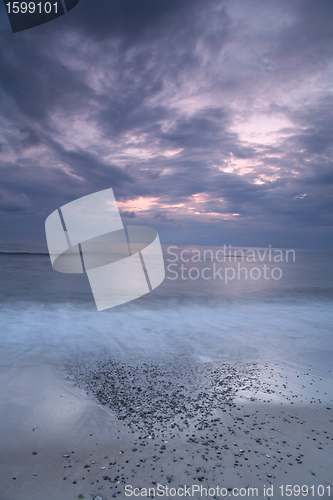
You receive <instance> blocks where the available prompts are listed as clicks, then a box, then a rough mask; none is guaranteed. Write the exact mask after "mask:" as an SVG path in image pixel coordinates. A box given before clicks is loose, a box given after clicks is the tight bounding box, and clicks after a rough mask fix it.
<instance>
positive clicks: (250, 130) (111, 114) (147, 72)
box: [0, 0, 333, 249]
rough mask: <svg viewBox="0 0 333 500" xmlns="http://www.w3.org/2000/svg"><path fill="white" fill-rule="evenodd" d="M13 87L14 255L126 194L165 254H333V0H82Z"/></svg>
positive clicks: (6, 108) (16, 68) (7, 147)
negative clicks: (82, 210) (108, 197)
mask: <svg viewBox="0 0 333 500" xmlns="http://www.w3.org/2000/svg"><path fill="white" fill-rule="evenodd" d="M0 73H1V78H0V239H1V240H2V241H3V242H7V243H8V242H10V241H14V240H15V241H16V239H19V238H22V240H24V238H31V239H36V240H38V239H40V240H43V239H44V235H45V230H44V224H45V219H46V218H47V216H48V215H49V214H50V213H51V212H53V211H54V210H56V209H57V208H59V207H61V206H62V205H64V204H66V203H68V202H70V201H72V200H74V199H76V198H79V197H81V196H85V195H88V194H90V193H94V192H96V191H100V190H103V189H108V188H110V187H111V188H113V190H114V194H115V197H116V200H117V203H118V207H119V209H120V212H121V215H122V218H123V220H124V223H125V224H128V225H133V224H134V225H148V226H152V227H154V228H155V229H157V230H158V232H159V235H160V239H161V241H162V243H168V244H176V245H177V244H201V245H223V244H231V245H238V246H255V247H256V246H264V247H267V246H268V245H270V244H271V245H272V246H273V247H287V248H314V249H331V248H332V239H333V238H332V235H333V232H332V227H333V216H332V200H333V196H332V184H333V168H332V156H333V147H332V144H333V142H332V139H333V92H332V85H333V3H332V1H331V0H316V1H313V0H295V1H293V2H290V0H226V1H223V0H219V1H216V0H80V2H79V4H78V5H77V6H76V7H75V8H74V9H73V10H72V11H70V12H68V13H67V14H66V15H64V16H62V17H60V18H58V19H56V20H54V21H51V22H49V23H47V24H44V25H42V26H39V27H36V28H32V29H29V30H26V31H22V32H19V33H15V34H12V33H5V32H4V31H2V32H1V31H0ZM0 247H1V241H0Z"/></svg>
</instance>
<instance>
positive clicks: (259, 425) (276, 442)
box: [0, 360, 333, 500]
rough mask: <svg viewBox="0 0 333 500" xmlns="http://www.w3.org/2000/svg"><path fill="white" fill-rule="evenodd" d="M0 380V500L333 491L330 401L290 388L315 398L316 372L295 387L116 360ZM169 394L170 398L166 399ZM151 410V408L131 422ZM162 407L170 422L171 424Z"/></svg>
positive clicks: (268, 378) (22, 370)
mask: <svg viewBox="0 0 333 500" xmlns="http://www.w3.org/2000/svg"><path fill="white" fill-rule="evenodd" d="M108 364H109V366H108V368H107V365H108ZM80 369H81V372H82V377H81V379H80V377H79V375H78V371H79V370H80ZM144 370H146V371H145V372H144ZM191 370H192V371H191ZM193 370H195V373H194V371H193ZM307 373H308V375H307ZM193 374H195V375H196V376H195V377H194V376H193ZM74 375H75V376H74ZM94 376H95V377H96V376H97V377H100V378H99V379H95V382H96V383H97V382H98V384H99V385H101V386H102V387H103V384H104V390H102V391H101V392H100V398H102V399H103V397H104V401H105V402H106V403H107V398H108V397H109V396H110V394H111V392H110V389H112V390H113V392H112V394H113V399H112V398H111V401H112V404H111V408H109V407H107V405H104V406H102V405H101V404H99V403H98V402H97V400H96V399H95V398H94V395H93V393H92V391H91V387H90V388H89V390H88V384H89V383H91V382H92V381H93V380H94V379H93V377H94ZM122 377H124V378H122ZM191 377H192V378H191ZM228 377H229V378H228ZM83 378H84V380H83ZM292 378H294V379H295V380H294V381H293V380H292ZM0 379H1V380H0V382H1V384H0V387H1V392H2V401H3V405H2V407H3V412H2V413H3V415H4V418H3V421H2V426H1V442H2V446H1V452H0V453H1V464H2V465H1V473H0V476H1V477H0V485H1V486H0V498H1V500H21V499H22V500H23V499H24V500H30V499H31V500H39V499H43V500H44V499H45V498H47V499H48V500H53V499H54V500H56V499H59V498H61V499H62V500H67V499H68V500H70V499H74V498H80V497H79V495H82V496H81V498H82V497H85V498H87V499H91V498H94V496H96V495H98V496H100V497H101V498H102V500H107V499H110V498H114V497H117V498H127V496H126V495H125V485H130V486H132V487H133V488H134V487H135V488H146V489H147V488H148V489H147V492H149V488H155V490H156V491H155V493H156V496H157V487H158V483H160V488H162V487H165V488H166V487H168V488H176V489H177V488H179V487H183V486H184V485H187V486H188V485H197V486H199V487H200V488H201V487H202V488H209V487H210V488H216V487H217V486H219V487H220V488H227V491H228V495H229V493H230V488H231V489H232V488H247V487H250V488H258V496H257V498H264V493H263V492H264V490H263V488H264V485H265V488H267V487H270V486H271V485H273V486H274V496H273V497H272V498H280V497H279V490H278V487H279V486H280V485H286V484H292V485H308V486H311V485H316V487H317V486H318V485H323V486H324V487H325V488H327V486H329V484H330V481H332V476H331V464H332V459H331V453H330V450H331V449H332V441H333V423H332V421H333V411H332V406H333V405H332V406H330V403H329V401H330V399H329V393H328V395H326V396H325V398H327V401H326V400H324V393H323V389H322V388H320V393H318V395H317V399H315V396H313V395H312V393H310V395H309V396H308V395H307V394H305V395H304V394H302V392H303V393H305V390H303V391H302V392H301V391H300V390H298V391H297V392H296V391H295V387H296V386H295V383H293V382H295V381H297V383H298V388H301V387H302V386H304V385H305V384H307V385H309V386H310V387H311V388H312V390H313V393H314V394H315V393H316V391H317V390H319V389H318V387H321V386H320V385H317V384H320V383H321V382H320V380H319V378H318V380H317V379H316V378H314V376H313V375H311V372H304V370H303V371H302V370H299V372H297V370H296V373H295V375H294V377H291V371H290V370H289V369H287V368H286V367H285V366H284V367H283V366H276V365H273V366H272V365H268V364H267V365H266V367H264V366H263V367H260V370H259V368H258V366H253V364H252V363H251V364H249V365H242V366H233V365H228V364H226V363H220V364H218V363H214V365H213V364H209V363H201V364H197V365H195V366H194V365H191V366H190V365H189V366H186V367H182V368H181V369H180V370H178V372H177V371H176V369H175V366H169V368H167V367H166V365H156V364H154V365H152V364H149V363H145V364H144V363H143V364H138V365H133V364H129V365H127V364H126V363H125V362H123V363H120V362H116V361H112V360H111V361H110V362H97V363H91V365H90V368H89V369H88V367H87V366H83V364H82V363H81V364H80V365H79V366H78V365H76V367H75V366H74V365H73V366H72V373H71V374H69V372H68V367H67V368H66V367H64V366H62V365H59V366H58V367H57V368H56V367H54V366H50V365H40V366H38V365H37V366H29V367H27V366H26V367H22V366H21V367H17V366H16V367H12V368H8V367H7V368H6V367H2V368H1V370H0ZM117 380H121V381H122V384H119V385H118V386H117V385H116V384H115V382H116V381H117ZM221 380H222V384H221V385H219V384H217V382H218V381H221ZM223 381H224V382H223ZM191 383H192V384H191ZM245 383H247V385H244V384H245ZM251 383H252V386H251ZM75 384H80V385H81V387H79V386H78V385H75ZM108 384H109V385H108ZM112 384H113V385H112ZM310 384H312V385H310ZM289 385H290V388H289ZM181 386H183V387H181ZM276 386H278V387H276ZM94 387H95V389H94V390H97V389H98V387H99V386H98V385H96V384H95V386H94ZM168 387H169V390H170V388H171V389H172V390H173V391H174V394H173V393H172V390H170V397H168V398H166V397H165V396H164V399H163V393H164V394H166V390H168V389H167V388H168ZM228 387H229V388H231V391H227V389H228ZM96 388H97V389H96ZM140 388H141V390H138V389H140ZM296 388H297V387H296ZM121 390H123V393H122V392H121ZM177 391H178V392H177ZM226 391H227V392H226ZM279 392H281V394H279ZM158 393H161V395H162V396H159V397H158V398H155V399H154V397H153V395H154V394H157V395H158ZM217 396H219V398H218V397H217ZM295 396H296V397H295ZM121 398H123V399H121ZM126 398H127V402H126ZM177 398H178V399H177ZM306 398H307V399H306ZM143 399H147V401H146V403H145V405H144V408H142V407H139V408H137V409H136V410H135V409H134V411H129V408H131V407H133V402H134V401H137V402H140V401H141V403H142V401H143ZM121 401H123V404H122V413H119V408H120V409H121V406H120V402H121ZM161 402H162V403H163V402H164V404H165V403H166V406H167V411H168V412H169V413H165V412H164V416H163V411H162V410H163V408H162V407H161ZM172 404H173V408H172ZM182 405H183V406H184V408H183V407H182ZM196 406H197V407H196ZM125 410H126V411H125ZM171 410H173V414H171V413H170V412H171ZM117 411H118V413H117ZM142 411H146V413H145V415H146V416H145V419H146V423H145V421H144V420H143V418H144V417H143V413H142ZM147 411H152V412H153V413H150V414H147ZM154 411H155V413H154ZM176 411H177V413H176ZM140 412H141V413H140ZM157 412H160V413H161V417H162V418H156V416H158V413H157ZM196 412H197V414H195V413H196ZM117 415H118V416H119V417H124V415H125V418H117ZM147 415H148V416H147ZM149 415H150V417H149ZM34 452H35V453H36V454H34ZM14 477H16V479H15V480H14V479H13V478H14ZM64 478H66V479H64ZM83 478H84V479H83ZM180 485H182V486H180ZM228 488H229V489H228ZM128 491H129V490H128ZM137 491H140V492H142V493H144V492H145V491H144V490H137ZM164 491H165V490H164ZM332 494H333V488H332V489H331V495H332ZM195 495H196V496H192V498H205V496H203V497H201V496H200V495H199V494H197V493H196V494H195ZM215 496H216V495H215ZM128 497H129V498H130V496H128ZM160 497H161V498H163V496H161V495H160ZM265 497H266V498H269V496H267V494H266V496H265ZM317 497H318V498H320V496H317ZM132 498H134V495H133V496H132ZM164 498H171V496H166V495H164ZM176 498H178V497H177V496H176ZM207 498H208V497H207ZM212 498H213V496H212ZM221 498H222V497H221ZM245 498H246V497H245ZM311 498H316V496H312V497H311ZM321 498H329V497H328V496H327V495H326V493H325V496H323V497H321Z"/></svg>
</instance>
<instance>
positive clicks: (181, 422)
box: [70, 360, 263, 434]
mask: <svg viewBox="0 0 333 500" xmlns="http://www.w3.org/2000/svg"><path fill="white" fill-rule="evenodd" d="M70 369H71V372H72V374H73V375H74V376H75V379H76V381H77V384H78V385H79V386H81V387H82V386H83V387H84V388H85V389H86V390H89V392H91V393H92V394H93V395H94V396H95V398H96V399H97V400H98V401H99V403H101V404H102V405H106V406H108V407H109V408H110V409H111V410H112V411H113V412H114V413H115V414H116V416H117V418H118V419H119V420H123V421H124V423H126V424H127V425H128V426H129V427H131V428H133V429H134V428H135V429H136V430H138V429H146V430H147V431H148V433H151V434H153V432H154V431H153V429H154V426H155V425H156V423H159V424H160V426H162V427H166V426H168V427H169V426H170V425H171V427H173V426H176V427H178V429H182V428H186V427H187V426H188V425H189V421H190V420H191V419H193V418H195V419H196V420H198V419H199V420H201V421H202V424H203V425H205V419H208V418H209V419H210V418H211V417H213V416H214V414H215V412H216V410H221V409H222V410H224V411H226V410H225V408H227V407H232V406H235V402H234V400H235V396H236V394H237V392H238V391H239V390H249V391H251V393H255V392H256V391H257V390H259V389H260V390H261V391H262V390H263V387H262V383H261V382H260V380H259V370H258V367H257V365H256V364H254V363H249V364H245V365H243V366H241V367H235V366H231V365H229V364H218V365H217V364H216V365H214V364H212V363H209V364H203V363H200V364H193V365H189V364H187V365H186V366H184V365H179V364H178V365H170V364H168V365H161V364H158V365H157V364H153V363H147V362H144V363H141V364H128V363H123V362H119V361H114V360H109V361H107V362H96V363H94V364H91V365H86V364H85V365H84V366H83V365H82V364H81V363H80V364H77V365H72V366H71V368H70Z"/></svg>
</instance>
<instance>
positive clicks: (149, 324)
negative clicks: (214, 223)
mask: <svg viewBox="0 0 333 500" xmlns="http://www.w3.org/2000/svg"><path fill="white" fill-rule="evenodd" d="M163 254H164V261H165V270H166V277H165V280H164V282H163V283H162V284H161V285H160V286H159V287H157V288H156V289H155V290H153V291H152V292H150V293H148V294H146V295H144V296H142V297H140V298H138V299H135V300H133V301H131V302H128V303H126V304H122V305H119V306H117V307H114V308H111V309H107V310H104V311H100V312H98V311H97V308H96V305H95V302H94V298H93V295H92V291H91V288H90V285H89V282H88V279H87V275H86V274H63V273H59V272H56V271H55V270H53V268H52V265H51V262H50V257H49V255H48V252H47V249H46V247H45V245H43V244H37V243H35V242H32V243H29V244H26V245H25V246H24V247H23V246H22V245H18V244H10V243H8V242H7V243H5V244H3V245H1V247H0V277H1V285H0V308H1V311H0V318H1V331H0V362H1V364H2V365H6V364H8V365H15V364H22V363H26V364H29V363H30V364H31V363H37V362H46V363H47V362H51V363H66V362H70V361H71V360H73V359H75V360H80V359H86V358H91V359H95V358H98V357H111V358H113V359H125V358H130V359H140V360H145V359H146V360H149V361H150V362H151V361H154V360H156V361H163V362H165V363H168V362H170V361H174V360H175V359H178V360H180V361H182V360H184V361H186V360H194V361H198V362H207V363H209V362H215V361H223V362H228V363H239V362H241V363H243V362H245V363H246V362H250V363H252V362H260V363H265V362H270V363H271V362H283V363H287V364H288V363H289V364H290V366H293V365H295V366H302V365H304V366H309V365H311V366H313V367H315V368H316V369H317V370H319V371H320V370H323V371H325V372H327V371H329V370H330V368H331V367H332V359H333V357H332V355H333V327H332V325H333V307H332V306H333V258H332V257H333V253H332V252H328V251H312V250H294V251H289V252H288V253H287V252H286V249H272V248H267V249H264V248H234V247H230V246H228V247H226V246H221V247H203V246H184V245H176V244H174V245H163ZM264 266H266V268H265V269H264ZM239 269H240V270H239Z"/></svg>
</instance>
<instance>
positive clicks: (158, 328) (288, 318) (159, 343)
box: [1, 300, 333, 362]
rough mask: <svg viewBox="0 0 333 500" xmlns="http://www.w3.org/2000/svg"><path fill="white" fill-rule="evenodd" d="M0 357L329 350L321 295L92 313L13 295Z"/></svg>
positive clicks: (273, 354) (293, 354)
mask: <svg viewBox="0 0 333 500" xmlns="http://www.w3.org/2000/svg"><path fill="white" fill-rule="evenodd" d="M1 317H2V333H1V352H2V362H4V360H8V359H10V358H11V357H12V356H13V355H14V354H16V356H18V358H20V357H21V356H22V355H24V356H27V355H28V357H30V358H31V359H39V360H40V359H42V360H43V359H45V360H55V361H56V360H64V359H71V358H73V357H75V356H81V355H89V356H95V355H97V354H101V353H103V354H106V355H110V354H111V355H112V356H115V357H124V356H129V357H140V358H142V357H146V358H150V359H151V358H163V359H165V360H167V359H170V358H174V357H190V358H194V359H203V360H204V359H206V360H207V359H209V360H216V359H223V360H227V361H232V360H239V359H241V360H243V361H245V360H247V361H251V362H252V361H258V360H260V361H262V360H266V359H275V358H276V359H279V358H280V359H282V358H283V359H285V360H286V359H289V360H291V361H292V360H294V361H295V362H296V360H297V359H301V357H302V356H303V355H305V354H307V353H311V352H316V351H320V350H323V349H324V350H326V351H327V350H332V351H333V338H332V337H333V336H332V327H331V325H332V319H333V312H332V308H331V307H330V304H329V303H326V302H323V303H316V304H314V303H311V302H309V303H299V304H286V303H262V302H261V303H256V302H251V303H239V302H238V303H230V304H227V303H224V304H222V305H220V306H218V305H217V304H216V302H212V303H209V302H207V303H206V304H204V303H195V304H194V303H191V301H187V302H184V301H183V302H182V304H179V303H177V302H176V301H173V300H164V301H161V303H160V305H158V304H156V303H155V306H154V307H143V306H142V304H141V305H140V306H139V305H137V304H135V303H133V304H128V305H126V306H122V307H119V308H116V309H112V310H108V311H105V312H103V313H98V312H97V311H96V310H95V309H93V308H92V307H91V308H89V307H86V306H84V305H73V304H41V303H39V302H38V303H37V302H21V303H15V304H13V305H8V304H7V305H5V306H3V307H2V310H1Z"/></svg>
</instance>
